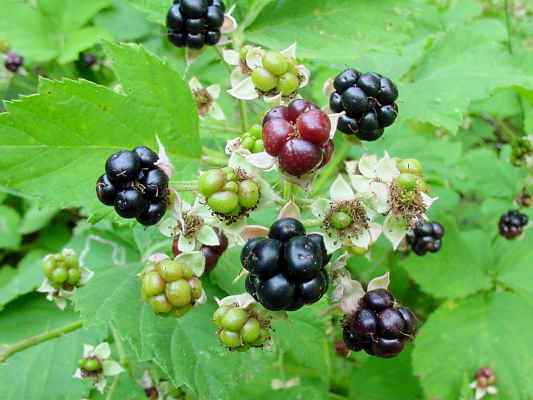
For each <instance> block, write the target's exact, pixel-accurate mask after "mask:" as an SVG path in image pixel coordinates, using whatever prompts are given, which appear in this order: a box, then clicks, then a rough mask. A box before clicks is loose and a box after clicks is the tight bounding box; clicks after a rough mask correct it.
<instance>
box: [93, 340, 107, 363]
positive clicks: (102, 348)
mask: <svg viewBox="0 0 533 400" xmlns="http://www.w3.org/2000/svg"><path fill="white" fill-rule="evenodd" d="M94 355H95V356H96V357H97V358H99V359H100V360H107V359H108V358H109V357H111V348H110V347H109V343H107V342H103V343H100V344H99V345H98V346H96V347H95V349H94Z"/></svg>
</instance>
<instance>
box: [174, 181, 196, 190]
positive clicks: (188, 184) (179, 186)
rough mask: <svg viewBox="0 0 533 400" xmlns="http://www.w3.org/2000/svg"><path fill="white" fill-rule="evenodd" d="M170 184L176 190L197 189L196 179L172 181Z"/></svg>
mask: <svg viewBox="0 0 533 400" xmlns="http://www.w3.org/2000/svg"><path fill="white" fill-rule="evenodd" d="M172 186H173V187H174V189H176V190H177V191H178V192H194V191H195V190H198V181H196V180H195V181H179V182H172Z"/></svg>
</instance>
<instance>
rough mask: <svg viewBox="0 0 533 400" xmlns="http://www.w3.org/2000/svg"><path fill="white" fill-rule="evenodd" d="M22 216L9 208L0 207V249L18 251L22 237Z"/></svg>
mask: <svg viewBox="0 0 533 400" xmlns="http://www.w3.org/2000/svg"><path fill="white" fill-rule="evenodd" d="M19 227H20V216H19V215H18V214H17V212H16V211H15V210H14V209H12V208H10V207H8V206H2V205H0V249H2V248H3V249H11V250H16V249H18V248H19V246H20V241H21V240H22V237H21V235H20V233H19Z"/></svg>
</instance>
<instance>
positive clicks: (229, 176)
mask: <svg viewBox="0 0 533 400" xmlns="http://www.w3.org/2000/svg"><path fill="white" fill-rule="evenodd" d="M226 180H227V181H231V182H234V181H236V180H237V175H236V174H235V171H233V170H231V171H230V172H226Z"/></svg>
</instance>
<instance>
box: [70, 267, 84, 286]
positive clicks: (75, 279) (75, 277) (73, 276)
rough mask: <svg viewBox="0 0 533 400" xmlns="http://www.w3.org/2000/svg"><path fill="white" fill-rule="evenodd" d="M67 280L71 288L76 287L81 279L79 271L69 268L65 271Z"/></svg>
mask: <svg viewBox="0 0 533 400" xmlns="http://www.w3.org/2000/svg"><path fill="white" fill-rule="evenodd" d="M67 273H68V278H67V283H68V284H69V285H72V286H76V285H78V283H80V279H81V269H79V268H71V269H69V270H68V271H67Z"/></svg>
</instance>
